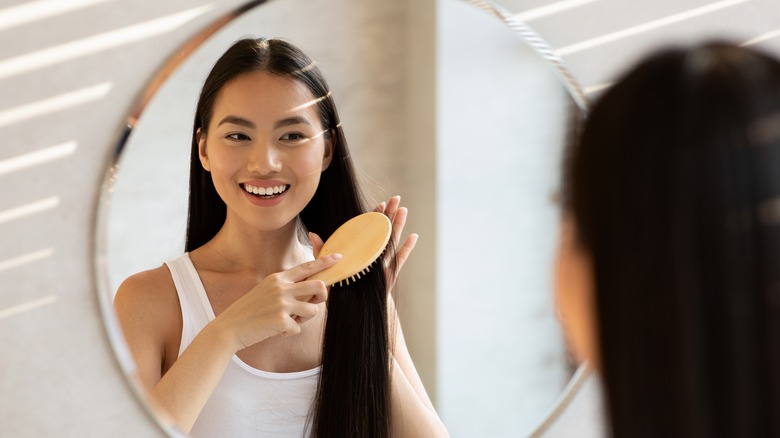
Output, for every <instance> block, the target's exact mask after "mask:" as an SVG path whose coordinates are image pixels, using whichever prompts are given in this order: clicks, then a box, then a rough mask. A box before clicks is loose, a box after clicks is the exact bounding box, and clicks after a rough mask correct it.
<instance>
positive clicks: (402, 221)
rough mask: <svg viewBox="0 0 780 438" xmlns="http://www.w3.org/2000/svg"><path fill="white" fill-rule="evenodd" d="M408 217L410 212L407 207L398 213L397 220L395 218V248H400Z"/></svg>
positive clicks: (400, 209)
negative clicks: (399, 243) (399, 244)
mask: <svg viewBox="0 0 780 438" xmlns="http://www.w3.org/2000/svg"><path fill="white" fill-rule="evenodd" d="M408 216H409V210H407V209H406V207H401V208H399V209H398V211H397V212H396V214H395V218H393V244H395V246H398V242H400V241H401V233H402V232H403V231H404V227H405V226H406V218H407V217H408Z"/></svg>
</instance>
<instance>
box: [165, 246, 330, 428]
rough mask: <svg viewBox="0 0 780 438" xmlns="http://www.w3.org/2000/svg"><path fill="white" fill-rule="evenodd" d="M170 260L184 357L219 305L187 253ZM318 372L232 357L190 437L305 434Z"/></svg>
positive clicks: (168, 263)
mask: <svg viewBox="0 0 780 438" xmlns="http://www.w3.org/2000/svg"><path fill="white" fill-rule="evenodd" d="M165 264H166V265H168V269H170V271H171V276H172V277H173V283H174V284H175V285H176V293H177V294H178V295H179V303H180V304H181V315H182V331H181V346H180V347H179V356H181V354H182V352H184V350H185V349H186V348H187V346H189V345H190V342H192V340H193V339H195V335H197V334H198V332H200V331H201V330H202V329H203V327H204V326H205V325H206V324H207V323H208V322H209V321H211V320H212V319H214V309H213V308H212V307H211V302H210V301H209V299H208V296H207V295H206V290H205V289H204V287H203V282H201V280H200V277H199V276H198V272H197V270H195V266H194V265H193V264H192V261H191V260H190V257H189V255H188V254H184V255H183V256H181V257H179V258H178V259H175V260H171V261H167V262H165ZM319 374H320V368H319V367H317V368H314V369H311V370H307V371H300V372H295V373H271V372H267V371H262V370H258V369H256V368H252V367H251V366H249V365H247V364H246V363H245V362H244V361H242V360H241V359H239V357H238V356H236V355H233V358H232V360H231V361H230V362H229V363H228V366H227V368H226V369H225V374H224V375H223V376H222V379H221V380H220V381H219V383H218V384H217V387H216V389H215V390H214V393H213V394H212V395H211V397H210V398H209V400H208V402H206V405H205V406H204V408H203V411H202V412H201V413H200V416H198V419H197V421H195V425H194V426H193V427H192V430H191V431H190V436H191V437H192V438H212V437H214V438H216V437H220V438H222V437H225V438H243V437H247V438H249V437H251V438H258V437H290V438H292V437H295V438H301V437H303V436H304V430H305V429H306V427H305V426H306V423H307V420H308V415H309V410H310V408H311V405H312V401H313V399H314V395H315V391H316V389H317V380H318V379H319Z"/></svg>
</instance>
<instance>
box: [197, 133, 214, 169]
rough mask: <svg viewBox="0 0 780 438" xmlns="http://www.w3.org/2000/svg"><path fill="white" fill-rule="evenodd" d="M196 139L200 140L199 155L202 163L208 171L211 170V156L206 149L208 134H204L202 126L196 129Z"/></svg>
mask: <svg viewBox="0 0 780 438" xmlns="http://www.w3.org/2000/svg"><path fill="white" fill-rule="evenodd" d="M195 140H196V141H197V142H198V156H199V157H200V165H201V166H203V169H205V170H206V172H209V171H211V165H210V164H209V156H208V153H207V150H206V136H205V135H204V134H203V131H202V130H201V129H200V128H198V130H197V131H195Z"/></svg>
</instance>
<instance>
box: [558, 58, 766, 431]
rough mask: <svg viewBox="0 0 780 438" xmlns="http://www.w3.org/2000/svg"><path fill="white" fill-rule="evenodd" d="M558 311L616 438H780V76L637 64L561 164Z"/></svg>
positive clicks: (713, 61)
mask: <svg viewBox="0 0 780 438" xmlns="http://www.w3.org/2000/svg"><path fill="white" fill-rule="evenodd" d="M565 173H566V178H567V180H566V181H565V184H564V186H565V187H566V191H565V192H566V193H565V198H566V199H565V203H566V211H567V214H566V216H565V219H564V226H563V233H562V245H561V252H560V259H559V269H558V286H557V293H558V297H557V299H558V305H559V309H560V311H561V314H562V317H563V318H562V319H563V322H564V326H565V327H566V328H567V330H566V331H567V333H568V335H569V338H570V341H571V343H572V346H573V349H574V350H575V352H576V354H577V355H578V356H579V358H581V359H589V360H590V361H591V363H592V364H593V365H594V366H595V368H596V369H597V370H599V371H600V372H601V374H602V377H603V380H604V383H605V386H606V397H607V404H608V411H609V415H610V419H611V420H610V422H611V431H612V434H613V435H614V436H616V437H632V438H634V437H640V438H641V437H758V436H780V415H778V413H779V412H780V63H778V61H777V60H775V59H773V58H772V57H770V56H767V55H765V54H762V53H760V52H758V51H754V50H750V49H746V48H740V47H737V46H733V45H729V44H724V43H709V44H705V45H702V46H696V47H692V48H687V49H668V50H664V51H661V52H660V53H657V54H655V55H653V56H650V57H649V58H647V59H645V60H644V61H643V62H641V63H640V64H639V65H638V66H636V67H635V68H634V69H632V70H631V71H630V72H629V73H628V74H627V75H626V76H624V77H623V78H622V79H621V80H619V81H618V82H617V83H616V84H615V85H614V86H613V87H612V88H611V89H610V90H609V91H608V92H607V93H606V94H605V95H604V96H603V97H602V98H601V99H600V100H599V101H598V102H597V103H596V104H595V106H594V107H593V110H592V112H591V114H590V115H589V116H588V119H587V121H586V122H585V124H584V128H583V130H582V133H581V137H580V139H579V143H578V144H576V145H575V146H574V148H573V149H572V150H571V151H570V155H569V157H568V163H567V165H566V172H565Z"/></svg>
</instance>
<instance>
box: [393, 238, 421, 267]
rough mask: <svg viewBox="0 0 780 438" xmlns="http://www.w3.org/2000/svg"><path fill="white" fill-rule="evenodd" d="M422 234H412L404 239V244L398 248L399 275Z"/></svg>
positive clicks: (397, 265)
mask: <svg viewBox="0 0 780 438" xmlns="http://www.w3.org/2000/svg"><path fill="white" fill-rule="evenodd" d="M419 237H420V236H418V235H417V234H410V235H409V237H407V238H406V240H405V241H404V244H403V245H402V246H401V247H400V248H399V249H398V251H397V252H396V256H395V275H396V276H397V275H398V272H400V271H401V268H402V267H403V266H404V263H406V259H408V258H409V255H410V254H411V253H412V250H413V249H414V247H415V245H417V239H419Z"/></svg>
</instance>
